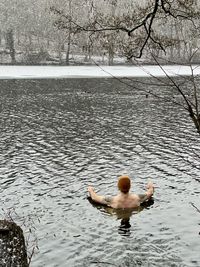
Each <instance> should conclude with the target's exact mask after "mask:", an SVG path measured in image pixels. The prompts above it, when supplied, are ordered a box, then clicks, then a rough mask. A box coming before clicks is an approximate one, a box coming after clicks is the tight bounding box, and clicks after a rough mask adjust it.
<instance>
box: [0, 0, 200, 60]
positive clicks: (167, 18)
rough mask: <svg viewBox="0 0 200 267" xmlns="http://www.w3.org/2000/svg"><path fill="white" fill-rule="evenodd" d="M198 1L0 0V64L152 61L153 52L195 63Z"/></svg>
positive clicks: (199, 31) (199, 30)
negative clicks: (136, 59)
mask: <svg viewBox="0 0 200 267" xmlns="http://www.w3.org/2000/svg"><path fill="white" fill-rule="evenodd" d="M156 4H157V10H156V12H155V7H156ZM198 6H199V5H198V2H197V1H196V0H187V1H183V0H171V1H166V0H160V1H159V0H151V1H145V0H143V1H131V0H99V1H97V0H55V1H53V0H1V1H0V10H1V11H0V12H1V16H0V24H1V28H0V29H1V30H0V63H1V64H30V65H31V64H58V65H60V64H61V65H69V64H94V62H96V63H100V64H106V65H113V64H127V63H128V64H132V63H134V59H135V58H138V60H139V61H140V62H142V63H152V62H153V57H154V56H156V57H157V58H158V59H159V60H160V62H165V63H166V62H168V63H171V64H172V63H198V62H199V61H200V52H199V50H198V47H199V34H200V24H199V11H198ZM171 14H172V15H171ZM141 26H142V27H141ZM127 29H128V30H127ZM129 29H130V30H129ZM131 29H134V30H131ZM141 47H142V48H141ZM141 51H142V53H141ZM152 55H153V57H152Z"/></svg>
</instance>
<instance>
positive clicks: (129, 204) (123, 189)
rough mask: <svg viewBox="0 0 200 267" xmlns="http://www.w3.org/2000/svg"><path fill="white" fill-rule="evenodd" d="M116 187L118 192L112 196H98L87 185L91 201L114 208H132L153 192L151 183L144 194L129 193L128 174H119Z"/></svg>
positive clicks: (145, 199) (147, 198)
mask: <svg viewBox="0 0 200 267" xmlns="http://www.w3.org/2000/svg"><path fill="white" fill-rule="evenodd" d="M118 188H119V190H120V193H119V194H118V195H117V196H114V197H106V196H100V195H98V194H96V193H95V191H94V188H93V187H91V186H89V187H88V192H89V194H90V197H91V198H92V200H93V201H95V202H97V203H100V204H103V205H107V206H110V207H112V208H114V209H132V208H137V207H139V206H140V204H141V203H144V202H145V201H147V200H149V199H150V198H151V197H152V196H153V193H154V186H153V183H151V182H149V183H148V184H147V191H146V192H145V194H142V195H137V194H131V193H129V189H130V179H129V177H128V176H121V177H119V180H118Z"/></svg>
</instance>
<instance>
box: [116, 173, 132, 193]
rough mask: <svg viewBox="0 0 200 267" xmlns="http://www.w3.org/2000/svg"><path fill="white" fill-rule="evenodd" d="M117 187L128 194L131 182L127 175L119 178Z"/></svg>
mask: <svg viewBox="0 0 200 267" xmlns="http://www.w3.org/2000/svg"><path fill="white" fill-rule="evenodd" d="M117 185H118V188H119V190H120V191H121V192H122V193H125V194H126V193H128V192H129V189H130V187H131V180H130V178H129V177H128V176H127V175H123V176H120V177H119V180H118V184H117Z"/></svg>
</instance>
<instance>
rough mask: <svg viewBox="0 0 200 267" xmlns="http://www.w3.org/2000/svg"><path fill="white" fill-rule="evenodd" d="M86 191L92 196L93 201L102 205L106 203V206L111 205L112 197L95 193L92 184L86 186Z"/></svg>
mask: <svg viewBox="0 0 200 267" xmlns="http://www.w3.org/2000/svg"><path fill="white" fill-rule="evenodd" d="M88 192H89V194H90V197H91V198H92V200H93V201H95V202H97V203H100V204H103V205H107V206H110V205H111V202H112V198H111V197H105V196H100V195H97V193H95V191H94V188H93V187H92V186H89V187H88Z"/></svg>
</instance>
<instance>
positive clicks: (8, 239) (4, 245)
mask: <svg viewBox="0 0 200 267" xmlns="http://www.w3.org/2000/svg"><path fill="white" fill-rule="evenodd" d="M0 266H2V267H28V261H27V252H26V246H25V241H24V235H23V231H22V229H21V228H20V227H19V226H18V225H16V223H14V222H10V221H7V220H0Z"/></svg>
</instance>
